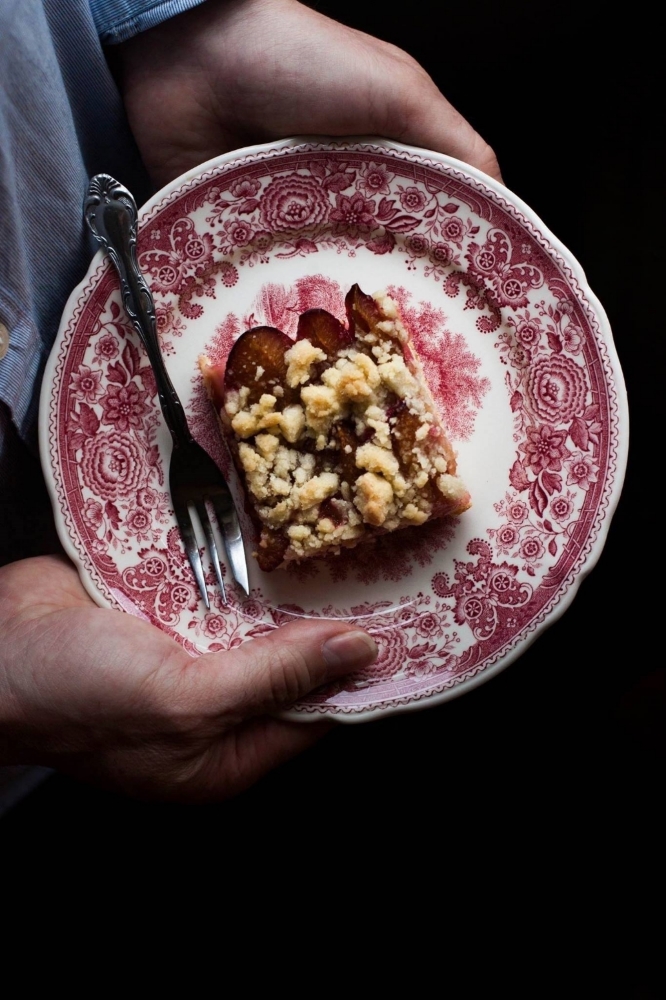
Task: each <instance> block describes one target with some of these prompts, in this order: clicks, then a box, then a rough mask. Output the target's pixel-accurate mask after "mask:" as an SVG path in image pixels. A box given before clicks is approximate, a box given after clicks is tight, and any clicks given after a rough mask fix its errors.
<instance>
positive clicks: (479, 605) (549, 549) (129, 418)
mask: <svg viewBox="0 0 666 1000" xmlns="http://www.w3.org/2000/svg"><path fill="white" fill-rule="evenodd" d="M139 262H140V264H141V267H142V269H143V270H144V272H145V274H146V276H147V278H148V281H149V283H150V285H151V288H152V290H153V293H154V296H155V301H156V307H157V314H158V323H159V329H160V335H161V340H162V348H163V351H164V354H165V358H166V363H167V367H168V369H169V372H170V374H171V377H172V379H173V382H174V384H175V386H176V389H177V391H178V392H179V394H180V396H181V399H182V400H183V404H184V405H185V408H186V411H187V412H188V415H189V420H190V425H191V428H192V430H193V433H194V434H195V436H196V437H197V438H198V439H199V441H200V442H201V443H202V444H203V445H204V446H205V447H206V448H207V449H208V450H209V451H210V452H211V454H213V455H214V456H215V457H216V458H217V459H218V461H219V462H220V463H221V464H222V465H223V466H224V463H225V456H224V454H223V451H222V448H221V446H220V441H219V438H218V432H217V428H216V424H215V418H214V416H213V413H212V410H211V408H210V405H209V404H208V401H207V400H206V398H205V395H204V392H203V388H202V385H201V381H200V378H199V374H198V369H197V357H198V355H199V354H200V353H202V352H205V353H207V354H209V355H210V356H211V357H212V358H213V359H214V360H222V359H223V358H224V357H225V356H226V354H227V353H228V351H229V349H230V347H231V344H232V343H233V341H234V339H235V338H236V337H237V336H238V335H239V334H240V333H241V332H242V331H243V330H244V329H246V328H247V327H249V326H254V325H259V324H267V325H270V326H276V327H279V328H280V329H283V330H285V331H286V332H288V333H292V334H293V333H295V329H296V321H297V317H298V314H299V313H300V312H302V311H304V310H305V309H308V308H313V307H316V306H318V307H323V308H326V309H328V310H329V311H331V312H333V313H336V314H337V315H338V316H339V317H340V318H342V317H343V315H344V313H343V299H344V295H345V293H346V291H347V290H348V289H349V287H350V286H351V285H352V284H353V283H354V282H358V283H359V284H360V285H361V288H362V289H363V290H365V291H367V292H373V291H375V290H377V289H379V288H386V287H388V288H389V289H390V290H391V292H392V294H393V295H394V296H395V297H396V298H397V300H398V301H399V303H400V305H401V307H402V314H403V318H404V320H405V321H406V323H407V325H408V326H409V327H410V328H411V330H412V333H413V336H414V339H415V341H416V344H417V346H418V347H419V349H420V351H421V354H422V358H423V359H424V361H425V368H426V373H427V376H428V379H429V382H430V385H431V388H432V390H433V393H434V395H435V397H436V399H437V400H438V401H439V403H440V405H441V407H442V410H443V412H444V415H445V417H446V419H447V422H448V424H449V427H450V430H451V436H452V438H453V441H454V444H455V446H456V447H457V449H458V454H459V459H458V465H459V471H460V474H461V475H462V477H463V478H464V479H465V481H466V483H467V485H468V488H469V489H470V492H471V494H472V498H473V507H472V509H471V510H470V511H468V512H466V513H465V514H464V515H463V516H462V517H460V518H459V519H457V520H454V521H441V522H435V523H433V524H430V525H425V526H423V527H421V528H416V529H408V530H407V531H403V532H399V533H397V534H395V535H388V536H386V537H385V538H384V539H383V540H382V541H381V543H380V544H379V545H378V546H377V548H376V549H374V550H372V551H370V550H367V549H363V548H359V549H357V550H356V551H350V552H347V553H345V554H344V555H342V556H340V557H339V558H338V559H335V560H331V561H329V562H310V563H308V564H305V565H303V566H300V567H299V566H294V567H293V568H292V569H290V570H289V571H277V572H274V573H270V574H264V573H262V572H261V571H260V570H259V569H258V568H257V565H256V562H255V561H254V560H253V558H252V555H251V552H252V547H253V543H252V539H251V538H249V537H248V538H246V551H247V558H248V565H249V571H250V587H251V595H250V599H249V600H242V599H241V598H242V595H240V593H239V592H237V591H235V590H234V587H233V585H230V587H229V589H230V593H231V605H230V607H223V606H222V604H221V602H220V600H219V594H218V593H217V588H216V587H215V586H214V582H213V577H212V575H210V577H209V578H210V588H209V589H210V593H211V597H212V600H213V604H212V607H211V611H210V613H206V612H205V609H204V608H203V605H202V604H201V603H200V601H199V600H198V595H197V591H196V588H195V585H194V581H193V579H192V577H191V573H190V570H189V566H188V563H187V561H186V559H185V555H184V551H183V549H182V546H181V543H180V539H179V536H178V532H177V529H176V528H175V520H174V517H173V514H172V512H171V510H170V504H169V496H168V492H167V489H166V486H165V470H166V468H167V463H168V456H169V451H170V438H169V435H168V432H167V431H166V428H165V426H164V424H163V421H162V417H161V413H160V410H159V406H158V403H157V399H156V394H155V385H154V380H153V378H152V375H151V372H150V370H149V368H148V367H147V361H146V359H145V357H144V355H143V352H142V351H141V349H140V348H139V346H138V341H137V338H136V336H135V334H134V333H133V331H132V330H131V328H129V326H128V323H127V321H126V319H125V316H124V313H123V311H122V308H121V304H120V297H119V293H118V290H117V282H116V278H115V274H114V272H113V270H112V268H111V265H110V263H109V262H108V261H107V260H106V259H105V258H103V256H102V255H101V253H100V254H98V255H97V256H96V257H95V258H94V260H93V261H92V263H91V265H90V269H89V271H88V274H87V275H86V278H85V279H84V281H83V282H82V283H81V285H79V286H78V288H76V289H75V290H74V292H73V293H72V295H71V297H70V299H69V302H68V304H67V307H66V309H65V312H64V314H63V318H62V323H61V326H60V330H59V333H58V337H57V340H56V343H55V346H54V348H53V352H52V354H51V357H50V360H49V364H48V367H47V371H46V375H45V378H44V389H43V393H42V399H41V412H40V431H41V446H42V461H43V466H44V472H45V475H46V478H47V481H48V483H49V485H50V489H51V493H52V497H53V503H54V508H55V512H56V519H57V523H58V528H59V531H60V535H61V538H62V541H63V543H64V545H65V547H66V549H67V552H68V553H69V555H70V556H71V558H72V559H73V560H74V562H75V563H76V565H77V566H78V568H79V571H80V573H81V578H82V580H83V582H84V585H85V586H86V588H87V590H88V591H89V593H90V594H91V596H92V597H93V598H94V599H95V600H96V601H97V602H98V603H99V604H101V605H103V606H106V607H112V608H122V609H124V610H125V611H127V612H129V613H130V614H134V615H139V616H141V617H143V618H145V619H146V620H148V621H150V622H152V623H153V624H154V625H156V626H157V627H158V628H161V629H163V630H164V631H165V632H167V633H169V634H170V635H172V636H174V638H176V639H177V640H178V641H180V642H182V643H183V645H184V646H185V647H186V648H187V649H188V650H190V651H191V652H192V653H194V654H196V653H199V652H201V651H205V650H212V649H218V650H219V649H225V648H227V647H229V646H234V645H237V644H238V643H240V642H242V641H244V640H245V639H246V638H248V637H252V636H256V635H259V634H262V633H264V632H266V631H267V630H270V629H273V628H276V627H277V626H278V625H280V624H281V623H282V622H284V621H287V620H289V619H291V618H293V617H294V616H302V615H308V616H309V615H318V616H327V617H341V618H345V619H348V620H354V621H359V622H361V623H362V624H363V626H364V627H366V628H368V630H369V631H371V632H373V633H374V634H375V635H376V638H377V640H378V642H379V645H380V648H381V652H380V657H379V660H378V661H377V663H376V664H375V665H374V666H373V667H371V668H370V669H368V670H367V671H364V672H363V673H362V674H359V675H357V676H355V677H353V678H352V679H350V680H349V681H348V682H346V683H342V684H339V685H336V686H334V687H333V686H332V687H330V688H327V689H325V690H322V691H319V692H317V693H315V694H313V695H311V696H309V697H308V698H306V699H304V701H303V702H301V703H299V704H298V705H297V706H296V707H295V708H294V709H293V710H292V712H291V715H292V716H293V717H295V718H299V719H306V718H316V717H319V716H321V715H329V716H336V717H338V718H340V719H347V720H360V719H367V718H371V717H374V716H376V715H378V714H385V713H387V712H391V711H395V710H398V709H399V710H403V709H406V708H415V707H421V706H425V705H431V704H434V703H437V702H440V701H443V700H444V699H446V698H450V697H453V696H455V695H458V694H460V693H462V692H464V691H466V690H469V689H470V688H471V687H473V686H474V685H476V684H478V683H479V682H480V681H482V680H484V679H486V678H488V677H490V676H491V675H492V674H494V673H496V672H497V671H498V670H500V669H501V668H503V667H505V666H506V665H507V664H508V663H510V662H511V661H512V660H513V659H515V658H516V656H518V655H519V654H520V653H521V652H522V651H524V649H525V648H526V646H527V645H528V643H530V642H531V641H532V640H533V639H534V638H535V637H536V636H537V635H538V634H539V633H540V632H541V631H542V629H543V628H544V627H546V626H547V625H549V624H551V623H552V622H553V621H554V620H555V619H556V618H557V617H558V616H559V615H560V614H561V613H562V611H563V610H564V609H565V608H566V607H567V606H568V604H569V603H570V601H571V599H572V598H573V596H574V593H575V591H576V589H577V587H578V585H579V583H580V581H581V579H582V577H583V576H584V575H585V574H586V573H587V572H588V571H589V570H590V569H591V567H592V566H593V565H594V563H595V562H596V560H597V559H598V557H599V554H600V552H601V549H602V547H603V543H604V539H605V535H606V531H607V529H608V524H609V520H610V517H611V515H612V513H613V511H614V509H615V506H616V503H617V500H618V497H619V493H620V489H621V485H622V478H623V475H624V469H625V464H626V452H627V440H628V417H627V407H626V398H625V390H624V384H623V379H622V374H621V371H620V367H619V363H618V360H617V356H616V353H615V349H614V346H613V341H612V336H611V332H610V329H609V325H608V321H607V319H606V316H605V314H604V312H603V309H602V308H601V306H600V304H599V302H598V301H597V299H596V298H595V297H594V295H593V294H592V293H591V291H590V289H589V288H588V286H587V283H586V280H585V276H584V274H583V271H582V269H581V267H580V265H579V264H578V263H577V262H576V261H575V260H574V259H573V258H572V256H571V254H570V253H569V252H568V251H567V250H566V249H565V248H564V247H563V246H562V245H561V244H560V243H559V242H558V240H557V239H555V237H554V236H553V235H552V234H551V233H550V232H549V231H548V230H547V229H546V228H545V226H544V225H543V223H542V222H541V221H540V220H539V219H538V218H537V217H536V216H535V215H534V213H533V212H532V211H531V210H530V209H529V208H528V207H527V206H526V205H524V204H523V203H522V202H521V201H520V200H519V199H517V198H516V197H515V196H514V195H512V194H511V193H510V192H509V191H507V190H506V189H505V188H503V187H502V186H501V185H499V184H497V183H496V182H494V181H492V180H491V179H490V178H488V177H486V176H485V175H483V174H481V173H480V172H479V171H476V170H474V169H472V168H471V167H468V166H466V165H464V164H462V163H460V162H459V161H457V160H453V159H451V158H449V157H445V156H442V155H439V154H436V153H430V152H426V151H424V150H419V149H413V148H409V147H405V146H400V145H398V144H396V143H392V142H387V141H383V140H377V139H372V140H368V141H335V142H330V143H322V142H321V141H310V140H307V139H294V140H287V141H284V142H279V143H271V144H269V145H265V146H255V147H252V148H250V149H245V150H239V151H237V152H234V153H230V154H227V155H225V156H222V157H220V158H219V159H216V160H213V161H210V162H209V163H206V164H203V165H202V166H201V167H199V168H197V169H196V170H193V171H190V173H188V174H186V175H184V176H183V177H181V178H179V179H178V180H176V181H174V182H173V183H172V184H170V185H169V186H168V187H166V188H164V189H163V190H162V191H161V192H159V194H157V195H155V197H154V198H152V199H151V201H150V202H148V203H147V205H145V206H144V208H143V209H142V210H141V212H140V235H139Z"/></svg>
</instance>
